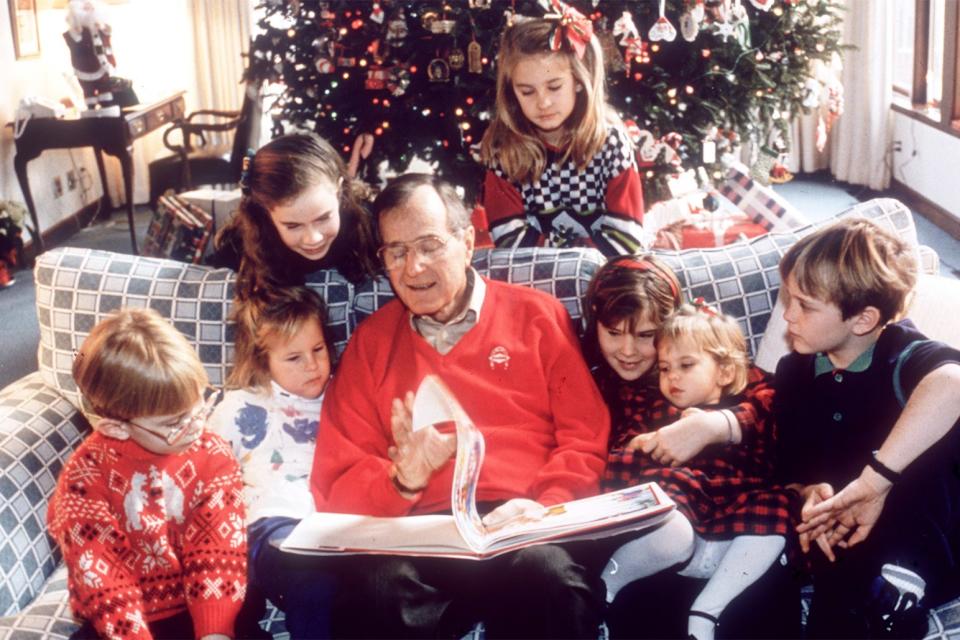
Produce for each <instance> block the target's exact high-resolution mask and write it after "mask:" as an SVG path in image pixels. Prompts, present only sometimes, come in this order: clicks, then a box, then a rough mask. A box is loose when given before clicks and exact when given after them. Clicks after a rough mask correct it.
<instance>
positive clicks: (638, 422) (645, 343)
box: [587, 256, 791, 640]
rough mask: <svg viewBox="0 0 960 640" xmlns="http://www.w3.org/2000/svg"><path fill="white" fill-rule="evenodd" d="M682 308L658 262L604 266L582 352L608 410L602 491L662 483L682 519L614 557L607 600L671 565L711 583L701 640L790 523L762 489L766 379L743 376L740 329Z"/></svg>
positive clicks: (607, 574) (781, 502)
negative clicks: (589, 357) (591, 355)
mask: <svg viewBox="0 0 960 640" xmlns="http://www.w3.org/2000/svg"><path fill="white" fill-rule="evenodd" d="M679 305H680V288H679V283H678V282H677V279H676V276H675V275H674V274H673V273H672V272H671V271H670V269H669V267H667V266H666V265H665V264H664V263H663V262H661V261H659V260H658V259H657V258H655V257H653V256H643V257H631V256H624V257H621V258H616V259H614V260H611V261H610V262H609V263H608V264H607V265H605V266H604V267H603V268H602V269H601V270H600V271H599V272H598V273H597V275H596V277H595V278H594V281H593V282H592V283H591V287H590V291H589V293H588V313H589V318H590V326H589V331H588V334H587V335H588V341H590V342H588V346H592V347H594V350H595V351H596V352H598V355H599V356H600V357H599V358H598V359H599V360H600V366H599V367H598V368H597V377H598V382H599V384H600V388H601V390H602V391H603V393H604V396H605V397H606V398H607V400H608V402H609V403H610V407H611V420H612V430H611V451H610V454H609V458H608V466H607V474H606V478H605V482H606V488H608V489H614V488H620V487H622V486H627V485H632V484H637V483H641V482H650V481H653V482H658V483H659V484H660V485H661V487H663V489H664V490H665V491H667V492H668V493H669V494H670V496H671V497H672V498H673V499H674V500H675V501H676V502H677V507H678V510H677V512H675V513H674V515H673V516H671V518H670V519H669V520H668V521H667V522H666V523H665V524H664V525H663V526H661V527H658V528H657V529H655V530H653V531H649V532H645V533H643V534H642V535H641V536H640V537H638V538H637V539H635V540H632V541H630V542H628V543H626V544H624V545H623V546H622V547H620V548H619V549H618V550H617V551H616V552H615V553H614V554H613V557H612V558H611V559H610V561H609V562H608V564H607V566H606V568H605V569H604V571H603V579H604V582H605V583H606V585H607V599H608V601H610V602H612V601H613V600H614V598H615V597H616V595H617V593H618V592H619V591H620V589H621V588H622V587H624V586H626V585H627V584H628V583H630V582H632V581H634V580H637V579H639V578H643V577H646V576H649V575H653V574H655V573H658V572H660V571H662V570H665V569H668V568H671V567H674V568H676V569H677V570H678V573H680V575H684V576H689V577H695V578H702V579H707V583H706V586H705V587H704V588H703V590H702V591H701V592H700V594H699V595H698V596H697V598H696V600H695V601H694V603H693V605H692V607H691V610H690V612H689V617H688V632H689V634H690V635H692V636H694V637H696V638H698V639H699V640H704V639H706V638H713V636H714V628H715V626H716V623H717V619H718V617H719V615H720V613H721V612H722V611H723V610H724V609H725V608H726V606H727V605H728V604H729V603H730V602H731V601H732V600H733V598H735V597H736V596H737V595H738V594H739V593H741V592H742V591H743V590H744V589H745V588H746V587H748V586H749V585H750V584H752V583H753V582H754V581H755V580H757V579H758V578H759V577H760V576H762V575H763V574H764V573H765V572H766V570H767V569H768V568H769V567H770V566H771V565H772V564H773V563H774V562H775V561H776V559H777V558H778V557H779V555H780V554H781V552H782V551H783V548H784V545H785V536H786V535H787V533H788V531H789V530H790V529H791V522H790V515H789V510H788V507H789V499H788V496H787V494H786V493H784V492H782V491H779V490H775V489H773V488H772V485H771V482H770V477H771V475H772V453H773V443H772V431H771V425H770V424H768V422H769V420H768V419H769V412H770V403H771V401H772V390H771V388H770V387H769V385H768V382H767V379H766V376H765V374H763V373H762V372H761V371H760V370H759V369H756V368H754V367H751V366H750V365H749V362H748V358H747V354H746V344H745V340H744V338H743V334H742V333H741V331H740V329H739V326H738V325H737V323H736V321H735V320H733V319H732V318H729V317H726V316H723V315H720V314H718V313H716V312H715V311H713V310H712V309H710V308H709V307H706V305H704V304H702V303H700V304H699V306H698V307H693V306H690V305H682V306H679ZM678 306H679V309H677V307H678ZM668 314H669V315H668ZM591 343H593V344H591ZM655 365H657V366H655ZM658 370H659V385H657V378H656V371H658Z"/></svg>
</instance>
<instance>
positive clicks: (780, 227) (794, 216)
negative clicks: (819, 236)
mask: <svg viewBox="0 0 960 640" xmlns="http://www.w3.org/2000/svg"><path fill="white" fill-rule="evenodd" d="M719 194H720V195H721V196H723V197H724V198H726V199H727V200H729V201H730V202H732V203H733V204H734V205H736V207H737V208H738V209H739V210H740V211H743V212H744V213H745V214H747V215H748V216H749V217H750V220H751V222H753V223H755V224H758V225H761V226H762V227H764V228H765V229H766V230H767V231H775V232H785V231H790V230H791V229H796V228H797V227H802V226H805V225H807V224H809V223H810V221H809V220H807V218H806V216H804V215H803V214H802V213H800V211H799V210H798V209H797V208H796V207H794V206H793V205H791V204H790V203H789V202H787V201H786V200H784V199H783V198H782V197H780V196H779V195H777V194H776V193H775V192H774V190H773V189H771V188H770V187H768V186H764V185H762V184H760V183H759V182H757V181H756V180H754V179H753V178H752V177H750V169H748V168H747V167H746V165H744V164H742V163H740V162H732V163H731V164H730V165H729V166H728V167H727V175H726V177H725V178H724V181H723V184H722V185H721V186H720V189H719Z"/></svg>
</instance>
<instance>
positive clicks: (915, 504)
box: [774, 219, 960, 638]
mask: <svg viewBox="0 0 960 640" xmlns="http://www.w3.org/2000/svg"><path fill="white" fill-rule="evenodd" d="M780 275H781V279H782V280H783V288H781V289H780V295H781V296H784V302H785V303H786V304H785V311H784V314H783V317H784V319H785V320H786V322H787V334H788V338H789V340H790V343H791V348H792V350H793V353H791V354H790V355H787V356H785V357H784V358H783V359H781V360H780V363H779V365H778V366H777V373H776V395H775V396H774V418H775V420H776V425H777V429H778V432H777V433H778V437H777V446H778V456H777V467H776V469H777V472H778V473H779V475H780V478H781V480H782V481H783V482H784V483H785V484H787V483H791V484H788V487H790V488H793V489H795V490H796V491H797V492H798V493H799V495H800V497H801V498H802V502H803V505H802V511H801V519H802V522H801V524H800V526H799V527H798V529H797V531H798V532H799V533H800V540H799V542H800V546H801V548H802V550H803V551H804V552H808V551H810V550H811V549H813V551H812V552H810V553H808V555H807V560H808V566H807V569H809V570H810V572H811V575H812V578H813V582H814V595H813V601H812V603H811V607H810V615H809V618H808V623H807V630H806V636H807V637H808V638H822V637H829V638H864V637H870V638H876V637H897V638H910V637H917V638H920V637H923V636H924V635H925V634H926V633H927V615H926V608H927V607H931V606H936V605H937V604H939V603H941V602H944V601H946V600H949V599H950V598H952V597H955V596H956V594H957V593H958V586H960V581H958V579H957V578H958V573H960V566H958V560H957V558H958V557H960V510H958V509H957V505H958V504H960V473H958V469H960V453H958V452H960V446H958V445H960V442H958V441H960V429H958V426H957V425H958V418H960V351H958V350H957V349H954V348H951V347H950V346H948V345H946V344H943V343H940V342H935V341H933V340H928V339H927V338H926V337H925V336H924V335H923V334H922V333H920V331H918V330H917V328H916V327H915V326H914V325H913V324H912V323H911V322H910V321H909V320H902V319H900V318H901V317H902V314H903V313H904V311H905V309H906V306H907V302H908V300H909V297H910V295H911V292H912V290H913V287H914V284H915V282H916V262H915V259H914V253H913V250H912V249H911V248H910V247H909V246H908V245H907V244H906V243H905V242H904V241H902V240H901V239H899V238H897V237H896V236H894V235H893V234H891V233H888V232H887V231H885V230H883V229H881V228H880V227H879V226H877V225H876V224H874V223H872V222H871V221H869V220H865V219H850V220H845V221H841V222H837V223H836V224H833V225H831V226H829V227H826V228H824V229H822V230H820V231H818V232H816V233H813V234H811V235H809V236H807V237H805V238H803V239H802V240H800V241H799V242H797V243H796V244H795V245H793V246H792V247H791V248H790V250H789V251H788V252H787V253H786V254H785V255H784V257H783V259H782V260H781V262H780Z"/></svg>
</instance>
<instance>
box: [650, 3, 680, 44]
mask: <svg viewBox="0 0 960 640" xmlns="http://www.w3.org/2000/svg"><path fill="white" fill-rule="evenodd" d="M666 3H667V0H660V17H659V18H657V21H656V22H654V23H653V26H652V27H650V32H649V33H648V34H647V37H648V38H650V40H651V41H653V42H657V41H659V40H665V41H666V42H673V41H674V40H676V38H677V30H676V28H674V26H673V25H672V24H670V21H669V20H667V16H666V14H665V5H666Z"/></svg>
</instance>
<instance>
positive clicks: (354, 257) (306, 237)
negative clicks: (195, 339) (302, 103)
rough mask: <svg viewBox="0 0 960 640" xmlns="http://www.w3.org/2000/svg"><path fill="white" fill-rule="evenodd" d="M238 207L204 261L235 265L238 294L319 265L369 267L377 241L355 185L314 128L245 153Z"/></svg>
mask: <svg viewBox="0 0 960 640" xmlns="http://www.w3.org/2000/svg"><path fill="white" fill-rule="evenodd" d="M244 164H245V169H244V172H243V175H242V176H241V178H240V188H241V191H242V193H243V197H242V199H241V200H240V207H239V209H238V211H237V213H236V215H235V216H234V218H233V219H232V220H231V222H230V223H229V224H228V225H227V226H225V227H224V228H223V230H222V231H221V232H220V233H219V234H218V237H217V239H216V243H215V244H216V252H215V254H214V255H213V256H212V258H211V260H210V263H211V264H213V265H215V266H218V267H230V268H231V269H234V270H235V271H238V272H239V274H238V278H237V297H238V298H244V297H247V296H251V295H255V294H256V293H257V292H258V291H260V290H262V289H275V288H277V287H284V286H293V285H300V284H303V283H304V281H305V279H306V277H307V275H308V274H310V273H312V272H314V271H317V270H319V269H326V268H330V269H337V270H338V271H339V272H340V274H341V275H343V276H344V277H345V278H346V279H348V280H350V281H351V282H359V281H361V280H363V279H364V278H366V277H368V276H371V275H373V274H374V273H375V272H376V271H377V269H378V267H377V258H376V250H377V247H376V243H375V240H374V237H373V230H372V226H371V222H370V215H369V213H368V212H367V210H366V209H365V208H364V207H363V205H362V204H361V201H360V198H359V197H358V193H359V189H360V187H359V185H358V184H357V183H355V182H354V181H353V180H352V179H351V177H350V174H349V172H348V170H347V167H346V165H345V164H344V162H343V159H342V158H341V157H340V154H338V153H337V152H336V150H335V149H334V148H333V147H331V146H330V144H329V143H328V142H327V141H326V140H324V139H323V138H321V137H319V136H317V135H315V134H312V133H295V134H288V135H284V136H280V137H278V138H275V139H274V140H272V141H270V142H268V143H267V144H265V145H264V146H263V147H261V148H260V149H259V150H258V151H257V152H256V153H255V154H254V155H253V156H251V157H248V158H247V159H246V160H245V161H244Z"/></svg>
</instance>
